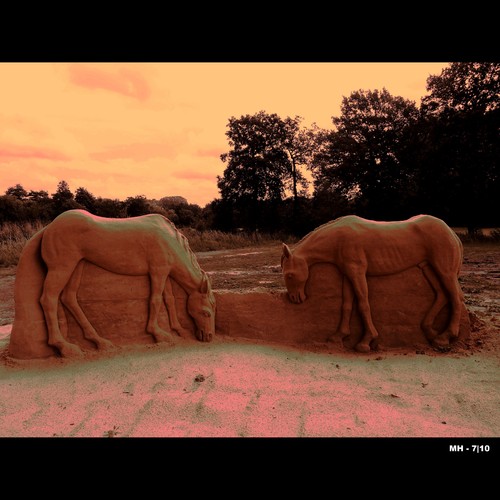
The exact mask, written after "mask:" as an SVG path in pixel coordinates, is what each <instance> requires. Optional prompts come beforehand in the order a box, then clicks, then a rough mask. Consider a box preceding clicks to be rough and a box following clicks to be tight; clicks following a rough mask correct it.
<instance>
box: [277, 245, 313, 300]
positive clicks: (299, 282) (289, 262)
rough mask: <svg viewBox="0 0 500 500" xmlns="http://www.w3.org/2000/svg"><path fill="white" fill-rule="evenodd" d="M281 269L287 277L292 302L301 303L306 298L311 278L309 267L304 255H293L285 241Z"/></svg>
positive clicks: (286, 283)
mask: <svg viewBox="0 0 500 500" xmlns="http://www.w3.org/2000/svg"><path fill="white" fill-rule="evenodd" d="M281 270H282V271H283V276H284V278H285V285H286V289H287V291H288V297H289V298H290V300H291V301H292V302H295V303H296V304H300V303H302V302H304V300H306V298H307V297H306V293H305V286H306V282H307V278H309V267H308V265H307V262H306V260H305V259H304V258H303V257H299V256H297V255H293V254H292V251H291V250H290V248H288V246H287V245H285V244H284V243H283V255H282V256H281Z"/></svg>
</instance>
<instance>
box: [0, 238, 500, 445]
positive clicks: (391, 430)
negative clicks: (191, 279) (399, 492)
mask: <svg viewBox="0 0 500 500" xmlns="http://www.w3.org/2000/svg"><path fill="white" fill-rule="evenodd" d="M280 254H281V247H280V245H279V244H277V243H274V244H273V243H271V242H268V243H267V244H266V245H264V246H251V247H246V248H240V249H232V250H217V251H212V252H199V253H198V259H199V261H200V264H201V266H202V267H203V268H204V269H205V270H206V271H207V272H208V273H209V274H210V276H211V279H212V282H213V288H214V289H215V290H232V291H234V292H241V291H244V290H255V289H259V290H269V289H273V290H284V288H283V282H282V277H281V273H280V266H279V262H280ZM14 279H15V267H14V266H11V267H6V268H1V269H0V325H4V326H3V327H2V326H0V352H1V351H2V350H3V352H4V353H5V348H6V344H7V340H8V332H9V329H10V327H9V326H7V325H10V324H11V323H12V321H13V317H14V312H13V311H14V309H13V305H14V303H13V285H14ZM460 282H461V285H462V289H463V291H464V295H465V298H466V304H467V307H468V308H469V311H470V313H471V320H472V327H473V333H472V337H471V339H470V341H469V343H468V345H466V346H462V347H461V348H460V349H455V350H453V351H452V352H450V353H446V354H443V353H439V352H435V351H434V350H433V349H431V348H430V347H429V348H428V349H426V350H425V352H424V351H418V352H398V351H384V350H381V351H378V352H373V353H370V354H368V355H360V354H357V353H351V352H330V353H325V352H313V351H304V350H300V349H296V348H291V347H281V346H277V345H272V344H265V343H250V342H245V341H235V340H227V339H226V340H224V341H222V340H221V339H216V340H215V341H214V342H213V343H212V344H209V345H205V344H200V343H197V342H194V341H182V342H179V344H178V345H176V346H175V347H173V348H168V347H164V346H158V345H157V346H152V347H146V346H144V347H143V348H139V349H137V350H123V352H121V353H120V354H118V355H115V356H113V357H103V358H100V359H94V360H90V361H87V362H85V363H81V362H73V363H67V362H61V361H56V362H48V363H47V362H39V363H34V364H33V363H12V362H11V361H9V360H8V359H6V358H5V356H4V357H3V358H2V359H3V362H2V364H1V365H0V381H1V382H0V417H1V418H0V436H109V437H114V436H117V437H122V436H342V437H345V436H448V437H449V436H454V437H456V436H471V437H491V436H500V425H499V424H498V422H499V421H500V418H499V417H500V414H499V413H500V412H499V407H500V406H499V402H500V398H499V396H498V394H499V391H498V389H499V381H500V376H499V374H500V369H499V368H500V367H499V355H500V303H499V297H500V245H498V244H466V245H465V258H464V265H463V270H462V275H461V277H460ZM2 332H3V342H2V340H1V339H2Z"/></svg>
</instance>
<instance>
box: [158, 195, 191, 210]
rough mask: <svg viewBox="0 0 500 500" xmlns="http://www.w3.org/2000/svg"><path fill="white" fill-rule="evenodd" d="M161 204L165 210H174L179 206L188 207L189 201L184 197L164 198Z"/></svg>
mask: <svg viewBox="0 0 500 500" xmlns="http://www.w3.org/2000/svg"><path fill="white" fill-rule="evenodd" d="M159 204H160V205H161V206H162V207H163V208H172V207H177V206H179V205H187V204H188V201H187V200H186V198H184V197H183V196H164V197H163V198H161V199H160V201H159Z"/></svg>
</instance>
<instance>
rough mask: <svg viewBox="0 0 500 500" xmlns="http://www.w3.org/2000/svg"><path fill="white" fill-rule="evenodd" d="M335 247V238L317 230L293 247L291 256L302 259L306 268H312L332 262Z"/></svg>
mask: <svg viewBox="0 0 500 500" xmlns="http://www.w3.org/2000/svg"><path fill="white" fill-rule="evenodd" d="M335 247H336V241H335V238H331V237H330V236H329V235H328V234H325V231H322V230H317V231H314V232H312V233H311V234H309V235H308V236H307V237H306V238H305V239H304V240H302V241H301V242H300V243H299V244H298V245H297V246H296V247H295V250H294V251H293V254H294V255H295V256H297V257H302V258H303V259H304V260H305V261H306V263H307V265H308V266H312V265H313V264H318V263H320V262H332V261H333V256H334V249H335Z"/></svg>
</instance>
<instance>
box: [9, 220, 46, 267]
mask: <svg viewBox="0 0 500 500" xmlns="http://www.w3.org/2000/svg"><path fill="white" fill-rule="evenodd" d="M43 226H44V224H42V223H41V222H40V221H36V222H24V223H22V224H13V223H5V224H0V266H15V265H17V263H18V261H19V256H20V255H21V251H22V249H23V248H24V245H25V244H26V242H27V241H28V240H29V239H30V238H31V237H32V236H33V235H34V234H35V233H36V232H38V231H39V230H40V229H42V228H43Z"/></svg>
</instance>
